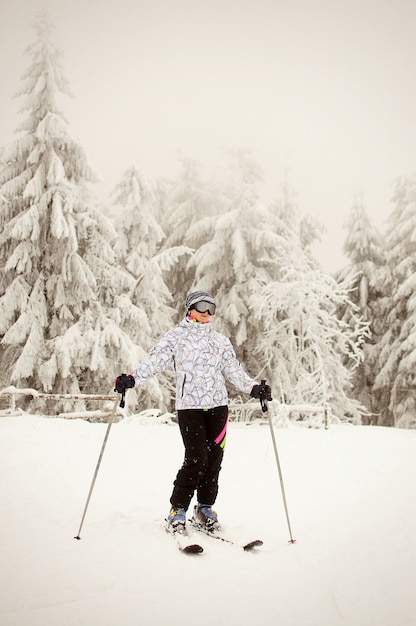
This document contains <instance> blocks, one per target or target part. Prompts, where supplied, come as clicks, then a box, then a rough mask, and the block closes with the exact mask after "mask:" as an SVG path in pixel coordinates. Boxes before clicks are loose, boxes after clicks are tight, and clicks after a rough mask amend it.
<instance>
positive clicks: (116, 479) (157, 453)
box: [0, 416, 416, 626]
mask: <svg viewBox="0 0 416 626" xmlns="http://www.w3.org/2000/svg"><path fill="white" fill-rule="evenodd" d="M106 428H107V427H106V425H105V424H90V423H88V422H85V421H81V420H76V421H68V420H63V419H50V418H43V417H31V416H21V417H1V418H0V459H1V460H0V464H1V466H0V482H1V499H0V506H1V516H0V520H1V522H0V524H1V528H0V537H1V555H0V563H1V569H0V571H1V573H0V588H1V601H0V623H1V624H2V626H47V625H53V626H80V625H82V626H84V625H85V626H92V625H95V624H99V625H100V626H110V625H111V626H114V625H116V624H117V625H120V626H130V625H131V626H133V625H134V626H137V625H138V624H141V625H143V626H165V625H166V624H181V625H188V624H189V625H190V624H198V626H213V625H214V624H215V626H225V625H227V626H231V625H233V624H236V625H237V624H238V626H246V625H247V626H248V625H250V626H251V625H252V624H258V625H259V626H260V625H261V626H276V625H280V626H338V625H339V626H414V625H415V624H416V600H415V590H416V532H415V530H416V529H415V520H416V497H415V496H416V493H415V476H416V431H405V430H394V429H386V428H377V427H354V426H332V427H331V428H330V429H329V430H327V431H325V430H310V429H302V428H299V427H295V426H293V427H290V428H287V429H276V430H275V432H276V438H277V445H278V450H279V455H280V461H281V466H282V470H283V477H284V484H285V488H286V495H287V502H288V509H289V515H290V521H291V526H292V531H293V536H294V538H295V539H296V540H297V542H296V544H294V545H292V544H289V543H288V540H289V533H288V527H287V523H286V518H285V515H284V508H283V504H282V498H281V491H280V483H279V477H278V473H277V469H276V462H275V457H274V452H273V446H272V440H271V436H270V431H269V428H268V426H267V425H266V426H264V425H263V426H261V425H259V424H256V423H254V424H251V425H246V424H236V423H234V424H231V425H230V428H229V435H228V441H227V446H226V455H225V458H224V464H223V470H222V473H221V490H220V495H219V497H218V500H217V503H216V508H217V510H218V512H219V515H220V520H221V522H222V524H223V527H224V532H225V533H229V535H230V536H231V537H232V538H235V539H238V540H239V541H242V542H245V541H247V540H251V539H255V538H261V539H263V541H264V546H263V547H262V548H260V549H259V550H257V551H256V552H255V553H254V552H253V553H252V552H244V551H242V550H239V549H237V548H235V547H233V546H230V545H227V544H223V543H221V542H216V541H214V540H212V539H210V538H208V537H204V536H202V535H199V534H198V535H197V536H195V537H194V539H195V538H197V540H198V541H199V542H200V543H201V544H203V546H204V548H205V551H204V553H203V554H201V555H196V556H188V555H185V554H182V553H180V552H179V551H178V550H176V548H175V544H174V542H173V541H172V539H171V537H170V536H169V535H167V534H166V533H165V532H164V531H163V527H162V524H163V518H164V516H165V515H166V514H167V512H168V508H169V496H170V491H171V483H172V481H173V478H174V475H175V473H176V470H177V468H178V467H179V465H180V463H181V461H182V443H181V440H180V435H179V432H178V429H177V426H176V425H169V424H166V423H162V422H151V423H143V422H142V421H141V420H140V419H139V418H137V417H132V418H127V419H125V420H123V421H121V422H119V423H117V424H114V425H113V427H112V429H111V432H110V437H109V439H108V443H107V448H106V450H105V453H104V456H103V460H102V464H101V468H100V470H99V473H98V477H97V481H96V484H95V488H94V491H93V494H92V498H91V501H90V505H89V509H88V511H87V515H86V518H85V522H84V526H83V529H82V532H81V537H82V540H81V541H76V540H74V536H75V535H76V534H77V533H78V529H79V525H80V521H81V515H82V512H83V509H84V505H85V501H86V497H87V494H88V490H89V487H90V484H91V479H92V476H93V473H94V470H95V467H96V464H97V460H98V455H99V453H100V450H101V446H102V443H103V440H104V435H105V432H106Z"/></svg>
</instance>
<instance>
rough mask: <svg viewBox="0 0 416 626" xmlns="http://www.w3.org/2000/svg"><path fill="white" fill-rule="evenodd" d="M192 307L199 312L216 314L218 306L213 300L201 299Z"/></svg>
mask: <svg viewBox="0 0 416 626" xmlns="http://www.w3.org/2000/svg"><path fill="white" fill-rule="evenodd" d="M192 308H193V309H195V310H196V311H198V313H209V314H210V315H215V309H216V308H217V307H216V306H215V304H214V303H213V302H207V301H206V300H200V301H199V302H196V303H195V304H193V305H192Z"/></svg>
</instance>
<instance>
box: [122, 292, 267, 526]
mask: <svg viewBox="0 0 416 626" xmlns="http://www.w3.org/2000/svg"><path fill="white" fill-rule="evenodd" d="M185 307H186V315H185V318H184V319H183V320H182V321H181V322H180V323H179V325H178V326H176V328H174V329H173V330H170V331H169V332H168V333H166V334H165V335H164V336H163V337H162V338H161V339H160V341H159V342H158V343H157V344H156V346H154V348H153V349H152V350H151V352H150V353H149V355H148V357H147V358H146V359H145V360H144V361H143V362H142V363H141V364H140V365H138V366H137V367H136V369H135V370H134V371H133V373H132V374H130V375H126V374H122V375H121V376H118V377H117V378H116V381H115V391H118V392H120V393H122V392H123V391H124V390H125V389H128V388H131V387H134V386H135V385H140V384H142V383H144V382H146V381H147V380H149V379H150V378H152V376H154V375H155V374H158V373H160V372H163V371H165V370H166V369H167V368H168V367H173V368H174V370H175V373H176V410H177V415H178V423H179V428H180V431H181V435H182V440H183V443H184V446H185V457H184V462H183V465H182V467H181V468H180V469H179V471H178V473H177V475H176V479H175V481H174V488H173V491H172V495H171V498H170V503H171V509H170V512H169V515H168V518H167V530H169V531H171V532H184V531H185V523H186V511H187V510H188V508H189V505H190V503H191V500H192V498H193V495H194V493H195V491H196V495H197V504H196V506H195V507H194V512H193V519H192V521H193V523H194V524H197V525H200V526H204V527H205V528H206V529H208V530H210V531H214V530H218V529H219V528H220V526H219V523H218V517H217V513H216V512H215V511H214V510H213V509H212V506H213V504H214V502H215V500H216V497H217V493H218V475H219V472H220V469H221V462H222V458H223V453H224V445H225V439H226V432H227V423H228V395H227V390H226V385H225V380H228V381H229V382H231V383H232V384H233V385H235V386H236V387H237V388H238V389H239V390H240V391H243V392H245V393H247V394H250V396H252V397H253V398H260V397H262V398H265V399H268V400H271V389H270V387H269V386H268V385H263V384H262V385H259V384H258V383H257V382H256V381H255V380H253V379H252V378H250V377H249V376H248V374H246V372H245V371H244V370H243V368H242V367H241V365H240V363H239V361H238V360H237V358H236V355H235V352H234V348H233V347H232V344H231V342H230V340H229V339H228V338H227V337H226V336H225V335H223V334H221V333H219V332H217V331H215V330H213V329H212V328H211V327H210V325H209V321H210V318H211V317H212V316H213V315H215V310H216V305H215V301H214V299H213V297H212V296H211V294H209V293H208V292H206V291H194V292H192V293H190V294H189V295H188V297H187V298H186V303H185Z"/></svg>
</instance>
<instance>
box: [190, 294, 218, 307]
mask: <svg viewBox="0 0 416 626" xmlns="http://www.w3.org/2000/svg"><path fill="white" fill-rule="evenodd" d="M201 300H204V301H205V302H211V303H212V304H215V300H214V298H213V297H212V296H211V294H210V293H208V292H207V291H193V292H192V293H190V294H188V296H187V298H186V302H185V308H186V310H187V311H190V310H191V308H192V306H193V305H194V304H196V303H197V302H201Z"/></svg>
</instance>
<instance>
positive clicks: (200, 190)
mask: <svg viewBox="0 0 416 626" xmlns="http://www.w3.org/2000/svg"><path fill="white" fill-rule="evenodd" d="M179 162H180V165H181V170H180V173H179V176H178V178H177V180H174V181H173V183H172V184H171V185H170V187H169V188H168V189H167V191H166V198H165V201H164V211H163V218H162V225H163V228H164V230H165V232H166V240H165V242H164V245H163V248H164V250H166V251H169V250H170V249H178V250H180V249H181V246H183V245H184V243H185V242H186V241H187V237H186V233H187V232H188V230H189V229H190V228H191V227H192V225H193V224H195V223H196V222H197V221H198V220H200V219H201V218H203V217H204V216H206V215H209V214H212V212H213V210H214V207H215V199H216V198H215V195H213V193H212V192H211V190H210V189H209V188H208V186H207V185H206V183H205V182H204V181H203V180H202V179H201V175H200V167H201V164H200V163H199V162H198V161H196V160H195V159H192V158H188V157H183V156H182V157H180V159H179ZM187 246H188V248H187V253H188V254H187V255H181V256H180V257H178V259H177V262H176V264H175V265H173V266H171V270H170V272H169V275H168V276H167V278H166V282H167V284H168V286H169V289H170V291H171V294H172V298H173V302H174V303H175V306H176V307H177V311H178V315H177V319H178V320H179V319H180V318H181V317H182V316H183V314H184V306H185V299H186V295H187V293H189V291H190V290H191V289H192V285H193V284H194V280H195V269H194V267H193V265H191V264H189V263H188V261H189V257H190V255H191V254H192V252H193V247H194V246H193V242H192V240H190V241H187Z"/></svg>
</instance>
